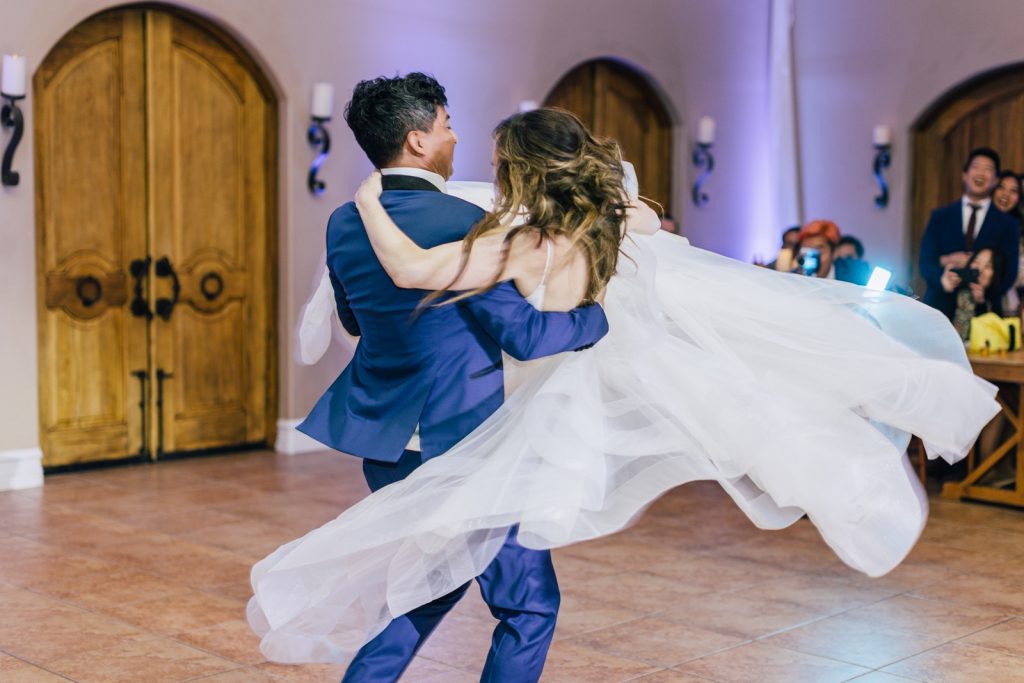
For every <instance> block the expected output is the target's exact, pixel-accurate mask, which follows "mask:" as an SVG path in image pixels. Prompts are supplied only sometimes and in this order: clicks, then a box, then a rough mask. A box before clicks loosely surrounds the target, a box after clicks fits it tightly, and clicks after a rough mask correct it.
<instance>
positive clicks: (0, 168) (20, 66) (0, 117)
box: [0, 55, 25, 186]
mask: <svg viewBox="0 0 1024 683" xmlns="http://www.w3.org/2000/svg"><path fill="white" fill-rule="evenodd" d="M0 97H3V99H5V100H7V102H6V104H4V105H3V107H2V108H0V125H2V126H3V127H4V128H13V129H14V130H13V132H12V134H11V139H10V140H9V141H8V142H7V149H5V150H4V156H3V161H2V163H0V183H2V184H3V185H4V186H13V185H17V184H18V182H19V181H20V180H21V176H20V174H19V173H18V172H17V171H14V170H12V169H11V166H12V165H13V164H14V152H15V150H17V149H18V143H20V142H21V136H22V135H23V134H24V132H25V118H24V116H22V114H21V109H19V108H18V100H21V99H24V98H25V58H24V57H19V56H18V55H4V61H3V78H2V80H0Z"/></svg>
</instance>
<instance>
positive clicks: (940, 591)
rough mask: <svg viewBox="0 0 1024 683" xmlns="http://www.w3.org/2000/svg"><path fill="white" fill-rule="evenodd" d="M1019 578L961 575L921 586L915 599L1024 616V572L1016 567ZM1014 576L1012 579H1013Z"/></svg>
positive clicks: (915, 591)
mask: <svg viewBox="0 0 1024 683" xmlns="http://www.w3.org/2000/svg"><path fill="white" fill-rule="evenodd" d="M1015 575H1016V577H1017V578H1015V579H1014V578H1009V577H1006V576H994V575H982V574H961V575H959V576H955V577H953V578H952V579H949V580H946V581H940V582H938V583H933V584H930V585H927V586H922V587H920V588H917V589H916V590H914V591H913V593H912V595H915V596H917V597H921V598H927V599H929V600H938V601H941V602H948V603H952V604H960V605H973V606H975V607H987V608H990V609H994V610H999V611H1001V612H1005V613H1007V614H1013V615H1016V616H1024V571H1022V570H1021V566H1020V565H1017V571H1016V572H1015ZM1011 576H1013V575H1011Z"/></svg>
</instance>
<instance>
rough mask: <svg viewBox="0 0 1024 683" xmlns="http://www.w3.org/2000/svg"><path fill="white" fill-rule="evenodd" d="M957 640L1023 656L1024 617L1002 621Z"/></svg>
mask: <svg viewBox="0 0 1024 683" xmlns="http://www.w3.org/2000/svg"><path fill="white" fill-rule="evenodd" d="M959 642H961V643H964V644H967V645H974V646H977V647H986V648H988V649H990V650H996V651H999V652H1003V653H1005V654H1008V655H1015V656H1017V657H1022V658H1024V619H1011V620H1010V621H1004V622H1003V623H1001V624H996V625H995V626H990V627H989V628H987V629H985V630H984V631H978V632H977V633H973V634H971V635H969V636H967V637H965V638H961V639H960V641H959Z"/></svg>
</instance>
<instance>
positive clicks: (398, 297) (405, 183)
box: [299, 176, 608, 462]
mask: <svg viewBox="0 0 1024 683" xmlns="http://www.w3.org/2000/svg"><path fill="white" fill-rule="evenodd" d="M394 187H402V188H416V189H400V190H394V189H390V188H394ZM384 188H385V192H384V193H383V194H382V196H381V202H382V203H383V204H384V208H385V209H387V212H388V214H389V215H390V216H391V218H392V219H393V220H394V221H395V223H397V224H398V226H399V227H400V228H401V229H402V230H403V231H404V232H405V233H406V234H407V235H409V237H411V238H412V239H413V241H415V242H416V243H417V244H419V245H420V246H421V247H431V246H435V245H438V244H443V243H446V242H454V241H458V240H461V239H462V238H463V237H464V236H465V235H466V233H467V232H468V231H469V229H470V228H471V227H472V226H473V224H475V223H476V222H477V221H478V220H480V218H482V217H483V211H481V210H480V209H479V208H478V207H477V206H475V205H473V204H470V203H468V202H465V201H463V200H461V199H458V198H456V197H452V196H449V195H446V194H444V193H441V192H439V191H437V190H436V189H435V188H434V187H433V186H432V185H430V184H429V183H428V182H427V181H424V180H422V179H419V178H410V177H404V176H385V177H384ZM327 265H328V270H329V271H330V277H331V282H332V283H333V285H334V292H335V298H336V301H337V306H338V314H339V317H340V318H341V321H342V324H343V325H344V327H345V329H346V330H348V331H349V333H351V334H353V335H358V336H360V340H359V344H358V346H357V347H356V351H355V356H354V357H353V358H352V361H351V362H350V363H349V365H348V367H346V368H345V370H344V372H342V373H341V375H340V376H339V377H338V378H337V380H335V382H334V383H333V384H332V385H331V386H330V388H329V389H328V390H327V392H326V393H325V394H324V395H323V396H322V397H321V398H320V400H319V401H317V403H316V405H315V406H314V407H313V410H312V411H311V412H310V414H309V416H308V417H307V418H306V419H305V421H303V422H302V424H300V425H299V430H300V431H302V432H304V433H306V434H308V435H309V436H311V437H313V438H314V439H316V440H318V441H320V442H322V443H324V444H326V445H328V446H330V447H331V448H335V449H337V450H339V451H342V452H344V453H349V454H352V455H355V456H358V457H362V458H370V459H373V460H383V461H386V462H396V461H398V459H399V458H400V457H401V455H402V452H403V450H404V449H405V447H406V445H407V443H408V442H409V439H410V438H411V437H412V435H413V432H414V430H415V429H416V427H417V425H419V429H420V445H421V448H422V453H423V458H424V459H427V458H431V457H434V456H437V455H440V454H441V453H443V452H444V451H446V450H448V449H449V448H450V447H451V446H453V445H454V444H455V443H457V442H458V441H459V440H461V439H462V438H463V437H464V436H466V435H467V434H468V433H469V432H471V431H472V430H473V429H475V428H476V427H477V426H478V425H479V424H480V423H481V422H483V421H484V420H485V419H487V417H488V416H489V415H490V414H491V413H493V412H494V411H495V410H497V408H498V407H499V406H500V405H501V403H502V401H503V400H504V375H503V372H502V362H501V351H502V350H503V349H504V350H505V351H506V352H507V353H508V354H509V355H511V356H512V357H514V358H517V359H519V360H527V359H532V358H539V357H541V356H548V355H553V354H556V353H560V352H562V351H571V350H580V349H581V348H586V347H588V346H591V345H593V344H594V343H596V342H597V341H598V340H599V339H600V338H601V337H603V336H604V335H605V333H606V332H607V331H608V321H607V319H606V318H605V315H604V311H603V309H602V308H601V307H600V306H588V307H584V308H577V309H575V310H573V311H570V312H568V313H542V312H540V311H538V310H536V309H535V308H533V306H531V305H530V304H529V303H527V301H526V300H525V299H524V298H523V297H522V296H521V295H520V294H519V292H518V291H517V290H516V288H515V285H513V284H512V283H511V282H504V283H501V284H499V285H498V286H496V287H494V288H493V289H491V290H490V291H488V292H486V293H483V294H480V295H477V296H474V297H471V298H469V299H465V300H463V301H462V302H459V303H456V304H451V305H446V306H437V307H429V308H425V309H422V310H421V311H420V312H419V313H418V314H417V312H416V309H417V305H418V304H419V303H420V301H421V300H422V299H423V297H424V296H426V295H427V294H428V292H425V291H422V290H415V289H400V288H398V287H396V286H395V285H394V283H393V282H392V281H391V278H390V277H388V274H387V273H386V272H385V271H384V269H383V267H382V266H381V265H380V262H379V261H378V260H377V257H376V256H375V255H374V253H373V249H372V247H371V246H370V241H369V239H368V238H367V236H366V231H365V229H364V227H363V223H362V220H360V218H359V213H358V211H357V210H356V208H355V205H354V204H353V203H352V202H349V203H347V204H345V205H343V206H341V207H340V208H338V209H337V210H335V212H334V213H333V214H332V215H331V218H330V221H329V222H328V225H327Z"/></svg>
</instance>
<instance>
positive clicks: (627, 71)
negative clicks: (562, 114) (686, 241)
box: [544, 59, 672, 211]
mask: <svg viewBox="0 0 1024 683" xmlns="http://www.w3.org/2000/svg"><path fill="white" fill-rule="evenodd" d="M544 104H545V106H549V107H561V108H563V109H567V110H569V111H571V112H572V113H574V114H576V115H577V116H579V117H580V119H582V121H583V123H585V124H586V125H587V127H588V128H590V130H591V131H593V132H594V133H595V134H597V135H602V136H606V137H610V138H614V139H616V140H618V141H619V144H620V145H621V146H622V152H623V156H624V157H625V158H626V160H627V161H631V162H632V163H633V165H634V166H635V167H636V171H637V176H638V177H639V179H640V192H641V194H643V195H644V196H646V197H650V198H651V199H653V200H655V201H657V202H658V203H659V204H661V205H662V206H664V207H665V210H666V211H669V210H670V208H671V195H672V120H671V117H670V116H669V113H668V110H667V109H666V108H665V105H664V103H663V102H662V100H661V97H660V96H659V95H658V93H657V92H655V91H654V88H652V87H651V85H650V84H649V83H648V82H647V79H646V78H644V76H643V75H642V74H640V73H638V72H637V71H635V70H633V69H631V68H629V67H628V66H626V65H624V64H622V63H620V62H616V61H613V60H610V59H597V60H594V61H590V62H586V63H584V64H581V65H579V66H577V67H576V68H574V69H573V70H572V71H570V72H569V73H567V74H566V75H565V76H563V77H562V79H561V80H560V81H559V82H558V84H557V85H555V87H554V88H553V89H552V90H551V93H550V94H549V95H548V96H547V98H546V99H545V100H544Z"/></svg>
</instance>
